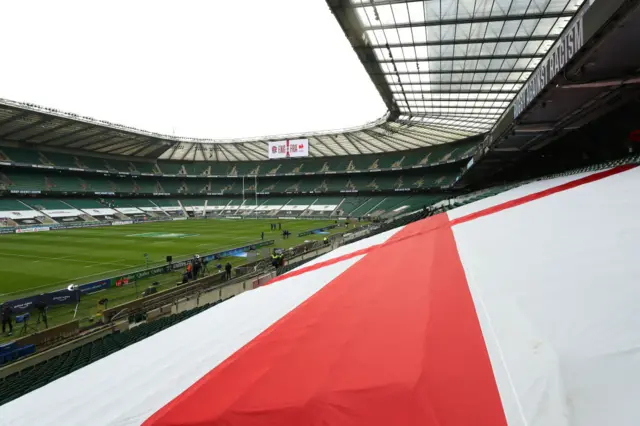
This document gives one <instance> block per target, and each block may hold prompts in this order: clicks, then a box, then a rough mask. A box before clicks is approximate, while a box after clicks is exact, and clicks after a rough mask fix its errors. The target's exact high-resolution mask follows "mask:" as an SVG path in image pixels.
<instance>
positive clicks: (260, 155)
mask: <svg viewBox="0 0 640 426" xmlns="http://www.w3.org/2000/svg"><path fill="white" fill-rule="evenodd" d="M261 143H263V142H261ZM266 145H267V146H266V150H268V149H269V144H266ZM242 147H243V148H244V149H246V150H248V151H251V152H253V153H254V154H255V155H256V158H257V159H258V160H259V161H262V160H267V159H268V156H267V155H266V154H265V153H264V152H260V151H256V150H255V149H254V147H253V146H251V144H244V143H243V144H242Z"/></svg>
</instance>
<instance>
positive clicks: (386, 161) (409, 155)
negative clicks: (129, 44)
mask: <svg viewBox="0 0 640 426" xmlns="http://www.w3.org/2000/svg"><path fill="white" fill-rule="evenodd" d="M476 146H477V141H471V142H469V141H462V142H458V143H457V144H448V145H444V146H436V147H428V148H421V149H416V150H408V151H403V152H402V153H386V154H374V155H360V156H357V157H355V158H354V157H332V158H324V159H302V160H298V159H293V160H288V161H275V162H224V163H220V162H212V163H207V162H201V163H190V164H184V163H179V162H171V161H158V162H157V163H150V162H147V161H131V159H129V158H127V159H125V158H123V159H114V158H109V159H107V158H98V157H90V156H87V155H74V154H65V153H58V152H50V151H46V152H45V151H33V150H29V149H24V148H15V147H0V152H2V153H3V154H4V157H5V159H6V160H8V161H11V162H15V163H19V164H25V165H32V164H37V165H44V166H55V167H66V168H73V169H87V170H106V171H112V172H118V173H134V174H137V173H153V174H168V175H177V176H186V175H192V176H253V175H256V174H257V175H259V176H275V175H284V174H302V173H326V172H353V171H370V170H388V169H400V168H411V167H422V166H424V167H427V166H434V165H439V164H445V163H451V162H456V161H462V160H464V159H467V158H469V157H470V156H471V155H472V154H473V152H474V151H475V149H476Z"/></svg>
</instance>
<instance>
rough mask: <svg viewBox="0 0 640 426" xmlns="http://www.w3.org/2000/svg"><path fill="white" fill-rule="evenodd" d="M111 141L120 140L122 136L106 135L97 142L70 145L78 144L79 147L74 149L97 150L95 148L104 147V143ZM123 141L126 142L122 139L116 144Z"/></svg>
mask: <svg viewBox="0 0 640 426" xmlns="http://www.w3.org/2000/svg"><path fill="white" fill-rule="evenodd" d="M113 139H122V136H119V135H116V136H112V135H107V137H106V138H104V139H100V140H97V141H91V142H86V141H82V140H80V141H75V142H72V143H71V144H74V143H78V142H80V143H81V145H79V146H74V148H82V149H94V148H97V147H100V146H104V143H105V142H109V141H112V140H113ZM125 140H127V139H122V140H121V141H117V142H122V141H125ZM65 146H67V145H65Z"/></svg>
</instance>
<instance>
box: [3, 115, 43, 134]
mask: <svg viewBox="0 0 640 426" xmlns="http://www.w3.org/2000/svg"><path fill="white" fill-rule="evenodd" d="M43 120H44V117H43V116H38V119H37V120H36V121H35V122H33V123H25V124H24V125H22V126H18V128H17V129H13V130H11V131H9V132H8V133H3V134H0V138H8V137H9V136H13V135H15V134H16V133H20V132H23V131H25V130H27V129H29V128H30V127H34V126H37V125H38V124H42V123H43Z"/></svg>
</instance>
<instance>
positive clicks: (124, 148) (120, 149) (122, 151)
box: [101, 142, 148, 156]
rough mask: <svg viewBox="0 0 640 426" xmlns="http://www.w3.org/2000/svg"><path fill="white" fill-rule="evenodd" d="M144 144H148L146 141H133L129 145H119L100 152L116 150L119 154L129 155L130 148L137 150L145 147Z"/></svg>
mask: <svg viewBox="0 0 640 426" xmlns="http://www.w3.org/2000/svg"><path fill="white" fill-rule="evenodd" d="M145 146H148V144H147V142H136V143H133V144H130V145H122V146H120V147H118V148H115V149H111V150H109V151H101V152H105V153H107V152H108V153H112V152H116V153H118V154H119V155H126V156H130V155H131V153H130V151H129V150H131V149H132V148H133V149H134V150H139V148H140V147H145Z"/></svg>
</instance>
